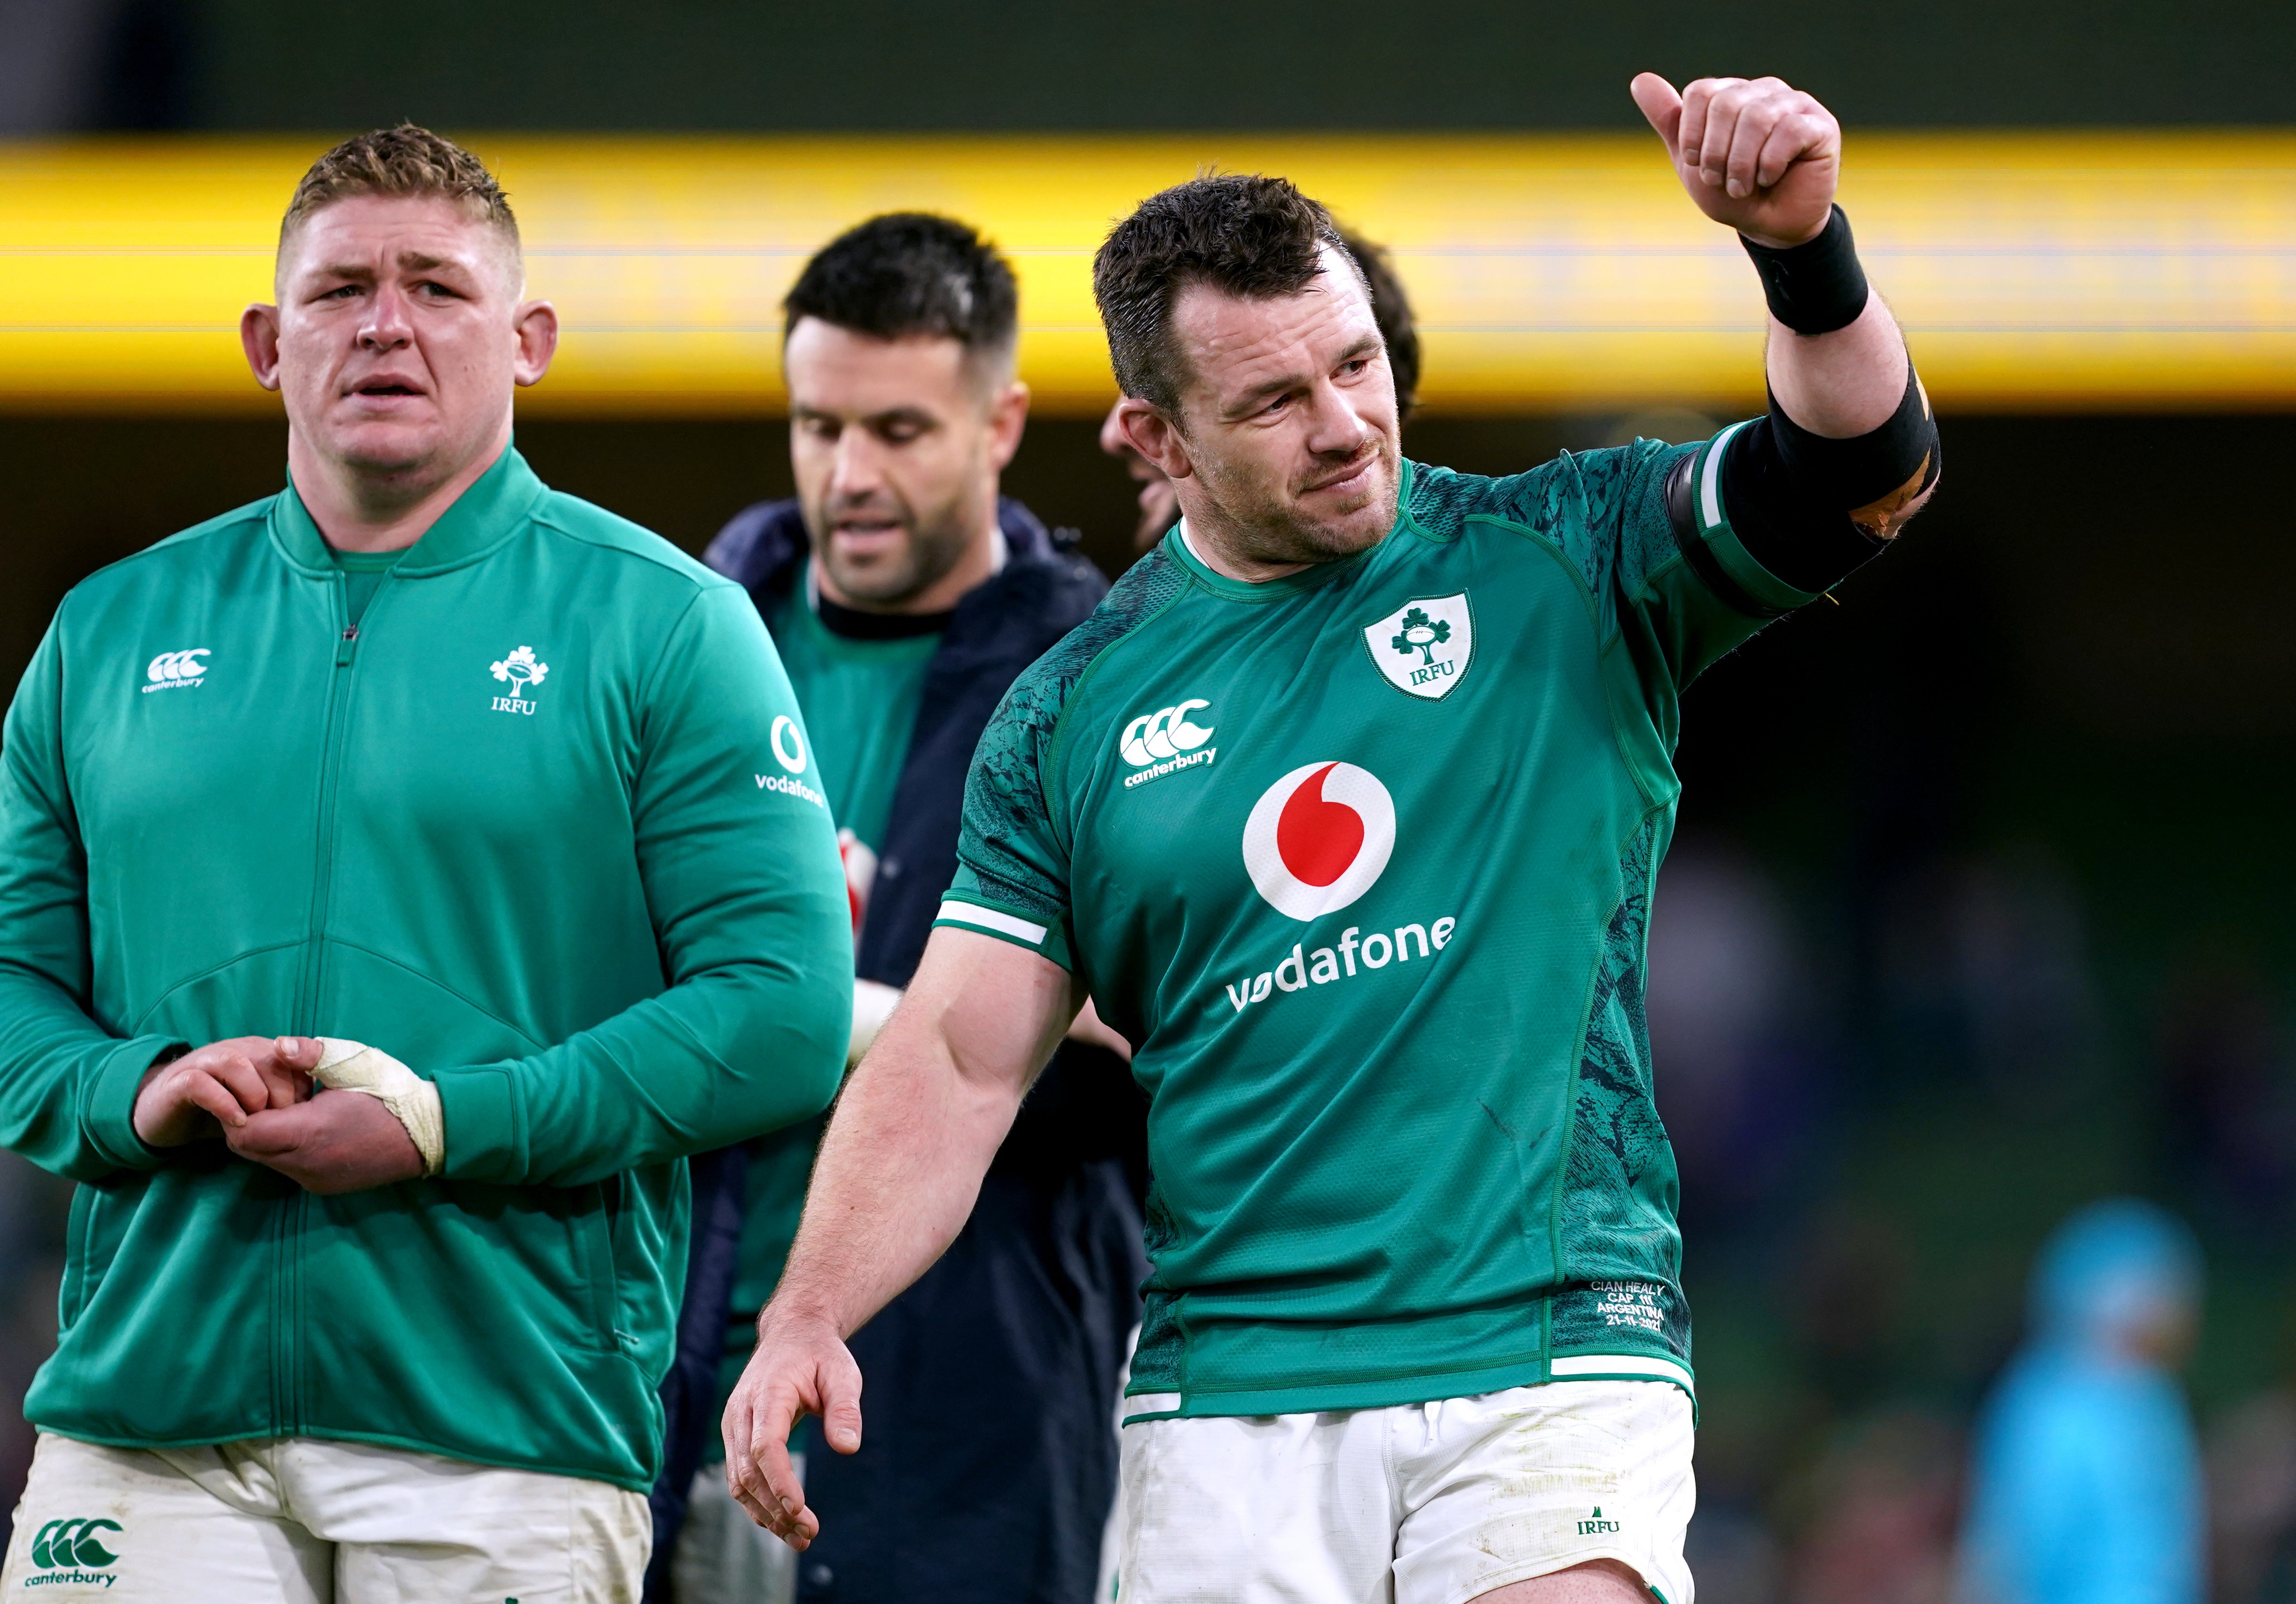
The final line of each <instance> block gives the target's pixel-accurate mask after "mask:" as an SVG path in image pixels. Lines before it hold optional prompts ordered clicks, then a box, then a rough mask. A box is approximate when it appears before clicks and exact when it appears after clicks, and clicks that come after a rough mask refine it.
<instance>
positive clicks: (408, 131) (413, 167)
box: [279, 122, 523, 260]
mask: <svg viewBox="0 0 2296 1604" xmlns="http://www.w3.org/2000/svg"><path fill="white" fill-rule="evenodd" d="M354 195H409V196H435V197H437V198H438V199H439V200H442V201H450V202H453V203H454V204H455V206H457V207H459V208H460V209H461V210H463V213H464V214H465V215H466V216H468V217H469V218H470V219H471V221H472V222H482V223H486V224H488V225H489V226H492V227H493V228H495V229H496V230H497V231H499V232H500V233H501V234H502V236H503V237H504V240H506V241H507V242H508V243H509V244H510V248H511V254H512V257H513V259H521V260H522V259H523V250H522V248H521V244H520V241H519V236H518V218H516V217H514V216H512V213H511V210H510V201H509V199H508V198H507V197H506V196H505V195H504V193H503V189H502V185H499V184H497V183H496V182H495V177H494V175H493V174H492V173H490V172H488V171H487V169H486V164H485V163H484V162H482V161H480V160H479V159H478V158H477V157H476V156H473V155H471V152H468V151H466V150H464V149H463V147H462V146H461V145H459V144H455V142H454V141H453V140H451V139H442V138H440V137H439V136H438V135H436V134H433V133H432V132H431V131H430V129H428V128H422V127H415V125H414V124H413V123H411V122H402V123H400V124H399V125H398V127H395V128H377V129H375V130H374V132H373V133H371V134H362V135H360V136H358V137H357V138H356V139H346V140H344V141H343V142H342V144H339V145H337V146H336V147H335V148H334V149H333V150H332V151H329V152H327V153H326V154H325V155H324V156H322V157H320V158H319V159H318V160H316V161H314V162H313V163H312V164H311V169H310V170H309V171H308V172H307V173H305V174H304V175H303V178H302V182H301V183H299V184H298V185H295V196H294V199H292V200H291V201H290V202H287V215H286V216H285V217H284V218H281V219H280V221H279V243H280V246H281V248H282V249H284V248H285V246H286V243H287V238H288V236H289V235H290V234H293V233H294V232H295V229H296V227H297V226H299V224H301V223H302V222H303V221H304V220H305V219H306V218H309V217H310V216H311V215H312V214H313V213H315V212H317V211H319V210H324V208H326V207H329V206H332V205H333V204H334V203H335V202H338V201H347V200H348V199H350V198H351V197H352V196H354Z"/></svg>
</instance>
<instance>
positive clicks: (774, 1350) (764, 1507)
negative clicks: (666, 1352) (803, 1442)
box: [724, 1303, 861, 1553]
mask: <svg viewBox="0 0 2296 1604" xmlns="http://www.w3.org/2000/svg"><path fill="white" fill-rule="evenodd" d="M807 1415H819V1416H820V1417H821V1424H822V1435H823V1437H824V1439H826V1440H827V1442H828V1444H829V1445H830V1446H831V1447H832V1448H833V1449H835V1450H836V1451H837V1452H840V1453H857V1452H860V1448H861V1367H860V1366H859V1365H857V1364H856V1363H854V1361H853V1354H852V1353H851V1352H850V1351H849V1349H848V1348H847V1347H846V1345H845V1343H844V1339H843V1338H842V1337H840V1336H839V1335H838V1331H837V1327H836V1325H835V1323H834V1322H833V1321H832V1320H828V1319H827V1318H825V1317H824V1316H822V1315H819V1314H815V1313H809V1312H802V1311H799V1310H795V1309H787V1308H783V1306H782V1305H781V1304H778V1303H773V1304H767V1305H766V1311H765V1312H764V1313H763V1314H761V1315H759V1316H758V1349H757V1352H756V1353H752V1354H750V1362H749V1364H748V1366H747V1367H746V1368H745V1369H744V1370H742V1379H741V1381H740V1383H739V1384H738V1385H736V1386H735V1387H734V1395H733V1397H732V1398H731V1399H730V1400H728V1401H727V1402H726V1418H725V1422H724V1426H725V1432H726V1486H727V1487H728V1488H729V1489H730V1490H731V1491H732V1493H733V1494H734V1500H735V1501H737V1502H739V1503H740V1504H741V1506H742V1508H743V1509H747V1510H748V1511H749V1512H750V1518H751V1519H752V1520H755V1521H756V1522H757V1523H758V1525H759V1526H763V1527H765V1528H766V1529H767V1531H769V1532H771V1533H772V1534H774V1535H775V1536H776V1537H778V1538H780V1539H781V1540H782V1541H783V1542H786V1543H788V1544H789V1545H790V1547H791V1548H793V1549H796V1550H797V1551H799V1552H800V1553H802V1552H803V1551H805V1550H806V1549H807V1548H808V1546H809V1545H810V1544H811V1543H812V1542H813V1540H814V1538H816V1536H818V1535H819V1534H820V1533H821V1521H820V1519H819V1518H817V1517H816V1516H815V1514H814V1512H813V1511H812V1510H811V1509H808V1508H806V1503H805V1489H804V1487H803V1486H802V1485H799V1481H798V1476H797V1469H796V1467H795V1466H793V1465H791V1462H790V1455H789V1435H790V1433H791V1430H793V1429H794V1428H795V1427H796V1426H797V1423H798V1421H799V1419H803V1418H804V1417H805V1416H807Z"/></svg>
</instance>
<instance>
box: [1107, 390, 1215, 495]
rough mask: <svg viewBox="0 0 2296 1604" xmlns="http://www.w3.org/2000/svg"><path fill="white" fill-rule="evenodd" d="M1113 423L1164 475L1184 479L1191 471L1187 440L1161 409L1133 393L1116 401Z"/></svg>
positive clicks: (1192, 469) (1128, 442)
mask: <svg viewBox="0 0 2296 1604" xmlns="http://www.w3.org/2000/svg"><path fill="white" fill-rule="evenodd" d="M1116 427H1117V430H1118V432H1119V433H1121V434H1122V435H1123V436H1124V440H1125V443H1126V444H1127V445H1128V446H1130V447H1131V448H1133V449H1134V450H1135V451H1137V452H1139V453H1140V455H1141V456H1142V457H1144V458H1146V459H1147V460H1148V461H1149V462H1151V463H1153V464H1154V465H1156V466H1157V468H1159V469H1160V470H1161V471H1162V473H1163V475H1164V477H1165V478H1167V479H1185V478H1187V477H1188V475H1189V474H1191V473H1194V472H1195V471H1196V470H1195V465H1194V464H1193V463H1191V462H1190V461H1189V460H1188V442H1187V440H1186V438H1185V436H1183V435H1182V434H1181V432H1180V426H1179V425H1178V424H1176V423H1174V422H1173V421H1172V420H1171V418H1169V416H1167V415H1165V412H1164V409H1163V408H1162V407H1157V406H1154V405H1152V404H1151V403H1149V402H1147V401H1144V400H1142V399H1139V398H1138V397H1137V396H1126V397H1125V398H1124V399H1122V400H1120V401H1119V402H1117V403H1116Z"/></svg>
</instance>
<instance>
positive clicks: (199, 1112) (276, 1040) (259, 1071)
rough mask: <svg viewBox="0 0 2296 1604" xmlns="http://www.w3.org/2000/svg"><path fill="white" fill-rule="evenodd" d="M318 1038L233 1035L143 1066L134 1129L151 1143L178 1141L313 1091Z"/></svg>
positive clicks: (231, 1125)
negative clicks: (181, 1054)
mask: <svg viewBox="0 0 2296 1604" xmlns="http://www.w3.org/2000/svg"><path fill="white" fill-rule="evenodd" d="M318 1062H319V1044H318V1042H316V1041H314V1040H312V1039H311V1038H309V1037H307V1036H279V1037H271V1036H234V1037H233V1038H232V1039H231V1040H229V1041H211V1042H209V1044H208V1045H207V1046H205V1047H202V1048H199V1049H195V1050H193V1051H192V1052H188V1053H185V1054H184V1056H183V1057H180V1058H175V1059H171V1060H169V1061H168V1062H166V1063H162V1064H154V1065H152V1067H151V1068H150V1069H148V1070H146V1071H144V1072H143V1086H142V1088H141V1089H140V1090H137V1092H136V1094H135V1114H134V1116H133V1117H134V1120H135V1134H136V1136H137V1137H139V1138H140V1139H142V1140H143V1145H144V1146H146V1147H182V1146H183V1145H184V1143H186V1142H193V1141H197V1140H199V1139H201V1138H202V1137H211V1136H214V1135H216V1134H217V1128H218V1127H220V1128H221V1129H222V1131H226V1132H227V1131H234V1130H237V1129H238V1128H239V1127H241V1126H242V1125H244V1124H246V1123H247V1122H248V1120H249V1119H250V1117H252V1116H253V1115H258V1114H261V1113H263V1112H265V1111H266V1110H267V1109H273V1108H291V1107H292V1106H295V1105H296V1104H297V1103H299V1102H301V1101H302V1100H303V1099H304V1098H307V1097H309V1096H310V1094H311V1070H312V1069H313V1067H314V1066H316V1065H317V1064H318Z"/></svg>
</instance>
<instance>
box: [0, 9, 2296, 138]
mask: <svg viewBox="0 0 2296 1604" xmlns="http://www.w3.org/2000/svg"><path fill="white" fill-rule="evenodd" d="M388 17H389V27H388V28H387V29H382V28H381V27H380V17H379V15H378V13H376V12H373V11H370V10H367V9H365V8H361V7H356V6H311V5H291V4H285V3H284V0H10V4H9V5H8V6H7V7H5V8H0V18H5V19H10V20H12V21H11V26H10V33H11V35H12V43H13V44H14V45H15V48H14V50H13V55H14V57H15V61H14V63H13V65H8V64H5V58H6V57H8V56H9V55H10V54H11V52H10V51H9V50H6V49H0V129H4V128H7V127H201V128H240V129H248V128H294V129H304V128H311V129H332V128H346V127H355V126H372V125H374V124H377V123H381V122H387V121H391V120H395V119H398V118H401V117H412V118H414V119H418V120H423V121H429V122H433V123H436V124H439V125H440V126H443V127H455V128H521V129H640V128H644V129H670V128H676V129H715V130H736V129H905V130H915V129H940V128H949V129H965V128H1002V129H1084V128H1115V129H1127V128H1129V129H1141V128H1237V127H1249V128H1322V129H1362V128H1517V127H1631V126H1635V114H1634V111H1633V108H1632V107H1631V105H1630V104H1629V103H1628V100H1627V97H1626V84H1627V80H1628V78H1629V77H1631V76H1632V75H1633V74H1634V73H1636V72H1637V71H1639V70H1644V69H1645V68H1649V69H1653V70H1659V71H1662V72H1667V73H1669V74H1672V75H1674V76H1675V77H1676V78H1677V79H1679V78H1682V77H1685V76H1695V75H1698V74H1701V73H1709V72H1731V73H1740V74H1747V75H1751V74H1756V73H1762V72H1775V73H1777V74H1779V75H1781V76H1783V77H1784V78H1787V79H1789V80H1790V81H1792V82H1793V83H1796V84H1798V85H1800V86H1803V87H1806V88H1808V89H1810V90H1812V91H1813V92H1815V93H1816V94H1817V95H1820V96H1821V97H1822V98H1824V99H1825V101H1826V102H1827V103H1829V104H1830V105H1832V106H1833V108H1834V109H1835V110H1836V111H1839V112H1840V113H1841V116H1842V118H1843V119H1844V120H1845V121H1848V122H1851V123H1854V124H1863V125H1866V126H1869V127H1874V126H1902V127H1939V126H1947V127H2019V126H2046V127H2079V126H2094V125H2104V124H2116V125H2135V126H2144V125H2148V124H2180V125H2190V124H2200V125H2209V124H2231V123H2274V122H2279V121H2283V120H2284V119H2287V118H2288V117H2289V116H2290V114H2291V94H2292V90H2291V67H2292V64H2296V8H2292V7H2290V6H2289V5H2287V4H2284V3H2282V0H2185V3H2183V4H2173V5H2170V4H2158V3H2157V0H2156V3H2139V0H2094V3H2092V4H2082V3H2080V0H2009V3H2006V4H2004V3H2001V0H1931V3H1930V4H1880V3H1877V0H1833V3H1830V4H1815V3H1813V0H1792V3H1789V4H1778V3H1771V4H1750V3H1748V0H1716V3H1714V4H1700V5H1692V4H1677V3H1670V4H1656V5H1641V6H1622V5H1587V4H1555V3H1554V0H1535V3H1530V4H1517V3H1512V0H1435V3H1432V4H1415V5H1396V4H1374V3H1373V0H1317V3H1316V4H1305V3H1303V0H1275V3H1272V4H1255V5H1237V4H1231V3H1229V0H1164V3H1163V4H1157V5H1152V6H1150V5H1138V6H1116V5H1078V4H1072V3H1071V0H1005V3H1004V4H996V5H994V6H980V5H975V6H952V5H949V4H946V0H862V3H858V4H842V5H821V4H815V5H795V4H754V3H751V0H665V3H661V4H648V5H631V4H627V0H479V3H475V4H447V3H446V0H413V3H411V4H405V5H400V6H397V7H393V8H392V9H391V10H390V11H389V12H388ZM41 63H48V64H47V65H45V66H43V65H41ZM67 80H69V81H70V83H75V84H79V85H81V87H78V88H72V87H70V86H69V85H68V83H67ZM11 85H20V87H17V88H16V89H14V90H13V91H12V89H11ZM12 94H13V95H15V96H16V98H17V100H18V102H19V103H20V105H19V109H18V110H17V111H16V113H15V114H14V115H13V116H11V114H10V111H9V106H8V102H9V99H10V96H11V95H12Z"/></svg>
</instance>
